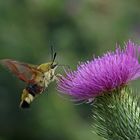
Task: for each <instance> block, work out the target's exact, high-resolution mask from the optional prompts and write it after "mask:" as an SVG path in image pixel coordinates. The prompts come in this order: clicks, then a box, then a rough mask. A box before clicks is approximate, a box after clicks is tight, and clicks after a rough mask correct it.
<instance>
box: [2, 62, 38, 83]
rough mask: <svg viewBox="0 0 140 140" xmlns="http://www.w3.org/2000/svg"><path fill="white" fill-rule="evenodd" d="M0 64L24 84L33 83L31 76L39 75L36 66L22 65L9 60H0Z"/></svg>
mask: <svg viewBox="0 0 140 140" xmlns="http://www.w3.org/2000/svg"><path fill="white" fill-rule="evenodd" d="M0 63H1V64H2V65H4V66H5V67H7V68H8V69H9V70H10V71H11V72H12V73H13V74H15V75H16V76H17V77H18V78H19V79H20V80H22V81H24V82H26V83H33V82H34V79H33V75H35V74H38V73H40V71H39V70H38V69H37V66H36V65H31V64H27V63H22V62H19V61H15V60H11V59H2V60H0Z"/></svg>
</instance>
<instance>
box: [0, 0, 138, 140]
mask: <svg viewBox="0 0 140 140" xmlns="http://www.w3.org/2000/svg"><path fill="white" fill-rule="evenodd" d="M139 7H140V1H139V0H133V1H132V0H127V1H125V0H117V1H112V0H1V1H0V59H4V58H11V59H15V60H18V61H23V62H28V63H33V64H40V63H43V62H47V61H49V60H50V44H49V42H50V41H51V42H53V44H54V46H55V50H56V51H57V53H58V56H57V61H58V62H59V63H60V64H67V65H69V66H70V67H71V68H72V69H76V65H77V64H78V63H79V62H81V61H86V60H87V59H91V58H92V57H93V55H94V54H95V55H96V56H97V55H101V54H102V53H103V52H106V51H108V50H114V48H115V44H116V42H118V43H119V44H121V45H123V44H124V41H127V40H128V39H132V40H133V41H135V42H136V43H140V40H139V38H140V9H139ZM57 73H61V74H62V73H64V71H63V69H61V68H59V69H58V71H57ZM135 86H136V87H138V82H136V83H135ZM24 87H25V84H24V83H23V82H21V81H20V80H18V79H17V78H16V77H14V76H12V74H11V73H9V72H8V71H7V70H6V69H5V68H3V67H2V66H0V140H16V139H17V140H25V139H27V140H28V139H33V140H38V139H42V140H102V139H101V138H100V137H98V136H97V135H96V134H94V133H93V132H92V126H91V125H92V112H91V110H92V107H91V106H90V105H87V104H81V105H74V104H73V103H72V102H70V101H69V100H65V99H64V98H62V97H60V96H59V95H58V92H57V90H56V83H55V82H54V83H52V84H51V85H50V86H49V88H48V90H47V91H46V93H45V94H42V95H41V96H40V97H38V98H37V99H36V100H35V101H34V102H33V103H32V106H31V108H30V109H29V110H21V109H19V107H18V106H19V102H20V96H21V92H22V90H23V88H24ZM93 125H94V124H93Z"/></svg>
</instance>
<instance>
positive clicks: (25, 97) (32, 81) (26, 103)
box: [0, 53, 58, 108]
mask: <svg viewBox="0 0 140 140" xmlns="http://www.w3.org/2000/svg"><path fill="white" fill-rule="evenodd" d="M55 58H56V53H54V54H53V56H52V60H51V62H48V63H43V64H41V65H32V64H28V63H24V62H19V61H15V60H11V59H2V60H1V61H0V63H1V64H3V65H4V66H6V67H7V68H8V69H9V70H10V71H11V72H12V73H13V74H14V75H16V76H17V77H18V78H19V79H20V80H22V81H24V82H25V83H26V84H27V85H26V88H25V89H23V92H22V94H21V102H20V107H21V108H29V107H30V103H31V102H32V101H33V100H34V98H35V97H37V96H38V95H40V94H42V93H43V92H44V91H45V89H46V88H47V87H48V85H49V84H50V83H51V82H53V81H54V80H56V79H57V76H56V74H55V70H56V68H57V66H58V63H56V62H55Z"/></svg>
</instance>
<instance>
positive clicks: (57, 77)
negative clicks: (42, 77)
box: [54, 74, 62, 81]
mask: <svg viewBox="0 0 140 140" xmlns="http://www.w3.org/2000/svg"><path fill="white" fill-rule="evenodd" d="M61 77H62V75H61V74H56V75H54V80H56V81H59V79H60V78H61Z"/></svg>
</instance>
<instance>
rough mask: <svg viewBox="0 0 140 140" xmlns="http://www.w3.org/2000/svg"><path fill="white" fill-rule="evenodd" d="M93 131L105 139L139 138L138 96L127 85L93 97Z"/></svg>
mask: <svg viewBox="0 0 140 140" xmlns="http://www.w3.org/2000/svg"><path fill="white" fill-rule="evenodd" d="M93 120H94V123H93V127H94V131H95V132H97V134H99V135H100V136H102V137H104V138H105V139H107V140H140V96H138V95H136V94H134V92H133V91H132V90H131V89H129V88H128V87H124V88H123V89H117V90H115V91H112V92H111V93H109V94H104V95H102V96H99V97H97V98H96V99H95V102H94V104H93Z"/></svg>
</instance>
